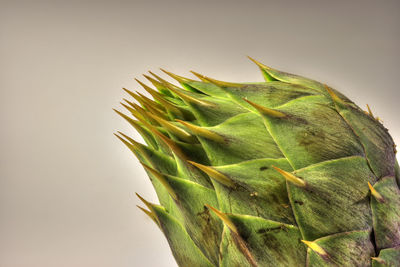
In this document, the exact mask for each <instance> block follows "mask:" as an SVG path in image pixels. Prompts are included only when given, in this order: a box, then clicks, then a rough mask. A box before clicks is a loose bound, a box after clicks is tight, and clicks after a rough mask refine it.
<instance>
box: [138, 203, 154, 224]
mask: <svg viewBox="0 0 400 267" xmlns="http://www.w3.org/2000/svg"><path fill="white" fill-rule="evenodd" d="M136 207H138V208H139V209H140V210H141V211H143V212H144V213H145V214H146V215H147V216H149V217H150V219H152V220H153V221H154V222H155V223H156V224H158V218H157V216H156V215H155V214H153V213H152V212H151V211H148V210H146V209H145V208H142V207H141V206H139V205H136Z"/></svg>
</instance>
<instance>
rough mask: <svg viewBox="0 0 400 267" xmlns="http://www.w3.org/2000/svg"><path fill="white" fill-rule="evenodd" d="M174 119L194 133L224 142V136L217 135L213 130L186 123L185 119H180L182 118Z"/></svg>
mask: <svg viewBox="0 0 400 267" xmlns="http://www.w3.org/2000/svg"><path fill="white" fill-rule="evenodd" d="M176 121H177V122H179V123H181V124H182V125H184V126H186V127H187V128H188V129H189V130H190V131H191V132H192V133H193V134H195V135H198V136H201V137H204V138H207V139H210V140H212V141H215V142H218V143H223V142H225V139H224V137H222V136H221V135H219V134H217V133H215V132H213V131H210V130H207V129H205V128H203V127H200V126H197V125H194V124H191V123H188V122H186V121H182V120H178V119H176Z"/></svg>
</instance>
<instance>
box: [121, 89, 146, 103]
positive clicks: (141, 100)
mask: <svg viewBox="0 0 400 267" xmlns="http://www.w3.org/2000/svg"><path fill="white" fill-rule="evenodd" d="M122 89H123V90H125V91H126V92H127V93H128V94H129V95H130V96H132V97H133V98H134V99H135V100H136V101H137V102H139V103H140V104H141V105H144V103H145V100H144V99H143V98H141V97H140V96H138V95H136V94H135V93H134V92H131V91H129V90H128V89H125V88H122ZM124 100H125V98H124ZM125 101H127V102H128V103H132V102H130V101H128V100H125Z"/></svg>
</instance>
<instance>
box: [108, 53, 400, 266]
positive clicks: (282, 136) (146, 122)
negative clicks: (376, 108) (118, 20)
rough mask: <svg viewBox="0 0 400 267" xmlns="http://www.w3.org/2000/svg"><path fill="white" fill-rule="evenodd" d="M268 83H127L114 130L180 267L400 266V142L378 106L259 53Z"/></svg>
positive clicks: (155, 80)
mask: <svg viewBox="0 0 400 267" xmlns="http://www.w3.org/2000/svg"><path fill="white" fill-rule="evenodd" d="M252 60H253V61H254V62H255V63H256V64H257V66H258V67H259V68H260V69H261V72H262V74H263V76H264V78H265V82H251V83H249V82H246V83H231V82H224V81H219V80H215V79H212V78H209V77H206V76H203V75H200V74H198V73H196V72H193V74H194V75H195V76H197V77H198V78H199V80H194V79H189V78H185V77H181V76H178V75H176V74H172V73H170V72H168V71H165V70H163V71H164V72H165V73H166V74H168V75H169V76H171V77H172V78H174V79H175V80H177V81H178V82H179V84H180V85H181V87H179V86H176V85H174V84H172V83H170V82H168V81H166V80H164V79H163V78H161V77H159V76H158V75H156V74H154V73H152V72H150V73H151V74H152V76H153V77H154V78H153V77H150V76H147V75H145V77H146V78H147V79H148V80H149V81H150V82H151V83H152V84H153V85H154V87H155V89H153V88H151V87H149V86H148V85H146V84H144V83H143V82H141V81H139V80H137V81H138V82H139V83H140V84H141V85H142V86H143V88H144V89H145V90H146V91H147V92H148V93H149V94H150V95H151V96H152V98H153V99H150V98H148V97H146V96H145V95H143V94H141V93H134V92H132V91H129V90H127V89H124V90H125V91H126V92H127V93H128V94H129V95H130V96H132V97H133V98H134V99H135V100H136V101H137V104H136V103H134V102H131V101H129V100H126V99H125V102H126V103H122V105H123V106H124V107H125V108H126V109H127V111H128V112H129V113H130V114H129V115H125V114H124V113H121V112H120V111H117V110H116V112H117V113H118V114H120V115H121V116H122V117H123V118H124V119H126V120H127V121H128V122H129V123H130V124H131V125H132V126H133V127H134V128H135V129H136V130H137V131H138V132H139V133H140V134H141V136H142V137H143V139H144V141H145V142H146V145H144V144H141V143H139V142H137V141H135V140H133V139H132V138H130V137H129V136H127V135H125V134H123V133H120V132H119V134H117V137H118V138H119V139H120V140H121V141H122V142H123V143H124V144H125V145H126V146H127V147H128V148H129V149H130V150H131V151H132V152H133V153H134V154H135V155H136V157H137V158H138V159H139V161H140V163H141V164H142V165H143V167H144V168H145V170H146V172H147V173H148V175H149V177H150V180H151V182H152V184H153V186H154V188H155V191H156V192H157V196H158V199H159V202H160V204H153V203H150V202H148V201H146V200H145V199H144V198H143V197H141V196H140V195H138V196H139V198H140V199H141V200H142V201H143V203H144V204H145V206H146V207H147V209H145V208H143V207H140V209H142V210H143V211H144V212H145V213H146V214H147V215H148V216H149V217H150V218H151V219H152V220H153V221H154V222H155V223H156V224H157V225H158V226H159V228H160V229H161V230H162V231H163V233H164V234H165V236H166V238H167V240H168V242H169V245H170V247H171V250H172V253H173V255H174V257H175V259H176V261H177V263H178V265H179V266H187V267H191V266H194V267H197V266H226V267H231V266H252V267H254V266H274V267H275V266H371V265H372V266H400V190H399V185H400V175H399V167H398V165H397V161H396V157H395V154H396V150H395V144H394V142H393V140H392V138H391V137H390V135H389V133H388V130H387V129H386V128H385V127H384V126H383V125H382V124H381V122H380V121H379V120H378V119H377V118H375V117H374V116H373V114H372V112H371V111H370V110H369V107H368V111H367V112H366V111H363V110H362V109H360V108H359V107H358V106H357V105H356V104H355V103H353V102H352V101H351V100H349V99H348V98H347V97H346V96H344V95H343V94H341V93H339V92H338V91H336V90H334V89H332V88H330V87H329V86H327V85H325V84H322V83H319V82H317V81H314V80H311V79H308V78H304V77H301V76H297V75H293V74H289V73H285V72H281V71H278V70H276V69H273V68H270V67H268V66H265V65H264V64H262V63H260V62H258V61H256V60H254V59H252Z"/></svg>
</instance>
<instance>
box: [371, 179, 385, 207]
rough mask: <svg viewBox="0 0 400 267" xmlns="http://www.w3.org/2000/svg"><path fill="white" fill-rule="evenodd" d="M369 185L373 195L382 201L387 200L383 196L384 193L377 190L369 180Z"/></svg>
mask: <svg viewBox="0 0 400 267" xmlns="http://www.w3.org/2000/svg"><path fill="white" fill-rule="evenodd" d="M368 187H369V190H371V195H373V196H374V197H375V199H376V200H378V201H379V202H381V203H383V202H385V199H384V198H383V197H382V195H381V194H379V192H378V191H376V189H375V188H374V187H373V186H372V185H371V184H370V183H369V182H368Z"/></svg>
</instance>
